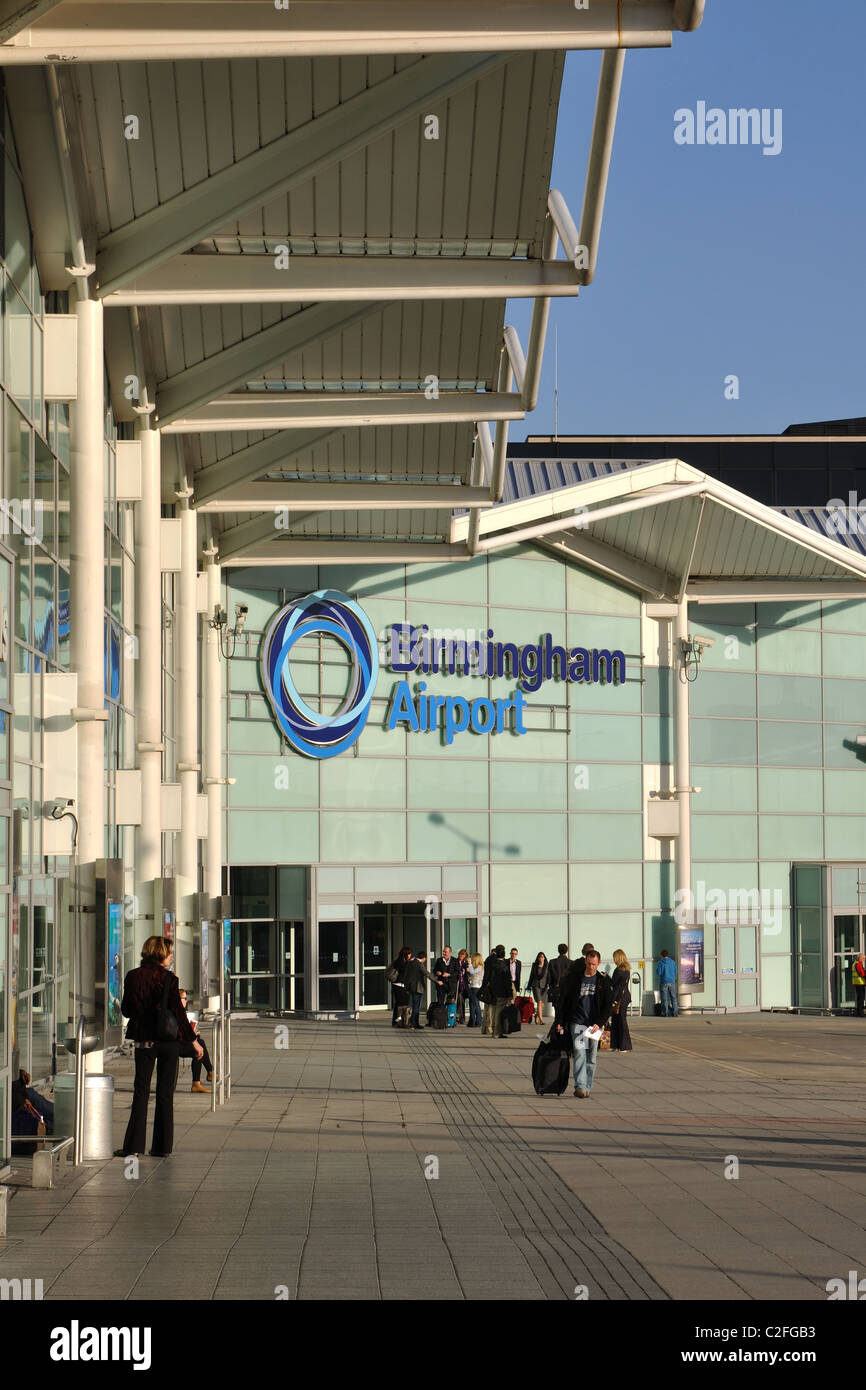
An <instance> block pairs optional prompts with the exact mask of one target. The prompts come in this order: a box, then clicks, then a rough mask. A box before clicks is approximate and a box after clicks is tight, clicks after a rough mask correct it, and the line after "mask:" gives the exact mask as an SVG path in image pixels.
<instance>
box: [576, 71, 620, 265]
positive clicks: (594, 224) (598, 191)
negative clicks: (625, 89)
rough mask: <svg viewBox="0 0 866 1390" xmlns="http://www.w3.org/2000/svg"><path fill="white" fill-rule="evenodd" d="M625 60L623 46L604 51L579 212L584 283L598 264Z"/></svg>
mask: <svg viewBox="0 0 866 1390" xmlns="http://www.w3.org/2000/svg"><path fill="white" fill-rule="evenodd" d="M624 63H625V49H624V48H609V49H606V50H605V52H604V53H603V54H602V58H601V72H600V73H599V77H598V94H597V96H596V101H595V116H594V117H593V123H592V144H591V146H590V151H589V163H588V164H587V167H586V186H585V188H584V191H583V208H582V210H581V215H580V243H581V245H582V246H585V247H586V248H587V251H588V252H589V267H588V269H587V270H586V271H584V280H583V283H584V284H585V285H591V284H592V281H593V277H594V276H595V265H596V261H597V260H598V243H599V238H600V236H601V218H602V213H603V212H604V195H605V192H606V191H607V177H608V174H609V173H610V157H611V154H612V153H613V132H614V129H615V128H616V113H617V110H618V108H619V93H620V88H621V86H622V70H623V65H624Z"/></svg>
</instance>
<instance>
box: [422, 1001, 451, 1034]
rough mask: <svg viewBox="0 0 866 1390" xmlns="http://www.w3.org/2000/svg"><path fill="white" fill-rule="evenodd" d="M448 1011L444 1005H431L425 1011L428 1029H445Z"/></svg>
mask: <svg viewBox="0 0 866 1390" xmlns="http://www.w3.org/2000/svg"><path fill="white" fill-rule="evenodd" d="M447 1026H448V1009H447V1008H446V1006H445V1005H444V1004H431V1005H430V1007H429V1009H428V1010H427V1027H428V1028H447Z"/></svg>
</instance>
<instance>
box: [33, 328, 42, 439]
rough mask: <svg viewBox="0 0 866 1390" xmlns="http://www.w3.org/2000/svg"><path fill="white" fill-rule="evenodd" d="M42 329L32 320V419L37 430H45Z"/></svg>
mask: <svg viewBox="0 0 866 1390" xmlns="http://www.w3.org/2000/svg"><path fill="white" fill-rule="evenodd" d="M42 341H43V340H42V329H41V328H40V326H39V324H38V322H37V321H36V319H34V320H33V419H34V420H35V421H36V424H37V426H38V427H39V429H41V430H44V429H45V420H44V409H45V402H44V401H43V399H42Z"/></svg>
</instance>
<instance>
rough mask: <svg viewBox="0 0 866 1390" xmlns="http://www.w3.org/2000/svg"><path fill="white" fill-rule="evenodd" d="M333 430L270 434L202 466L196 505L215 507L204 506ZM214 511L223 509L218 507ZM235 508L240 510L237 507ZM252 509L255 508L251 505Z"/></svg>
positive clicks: (196, 480)
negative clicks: (244, 447) (215, 461)
mask: <svg viewBox="0 0 866 1390" xmlns="http://www.w3.org/2000/svg"><path fill="white" fill-rule="evenodd" d="M333 433H334V431H333V430H311V431H309V433H307V434H295V433H292V434H291V435H286V434H284V433H282V432H281V433H280V434H273V435H269V436H268V438H267V439H262V440H260V441H259V442H258V443H257V444H249V445H248V446H247V448H246V449H236V450H235V452H234V453H233V454H229V455H228V457H227V458H224V459H219V461H218V462H217V463H209V464H207V465H206V466H205V467H204V468H200V469H199V470H198V472H197V473H196V474H195V476H194V478H193V490H194V494H195V502H194V505H195V506H197V507H198V509H199V511H201V510H205V511H207V510H211V509H210V508H208V507H206V506H203V504H204V503H207V502H209V501H211V500H213V499H219V498H221V497H223V496H224V495H225V494H226V493H231V492H232V490H234V489H237V488H244V487H245V486H246V485H248V484H249V483H251V482H253V481H254V480H255V479H256V478H261V477H263V476H264V475H265V474H266V473H267V472H269V470H270V469H272V468H281V467H283V466H284V465H285V464H288V463H291V461H292V459H293V458H295V457H296V456H297V455H298V454H300V453H303V451H304V450H305V449H311V448H312V447H313V446H314V445H315V444H321V443H322V442H323V440H325V439H330V438H331V435H332V434H333ZM213 510H217V511H219V510H221V508H218V507H217V508H214V509H213ZM234 510H238V509H237V508H234ZM249 510H253V509H252V508H249Z"/></svg>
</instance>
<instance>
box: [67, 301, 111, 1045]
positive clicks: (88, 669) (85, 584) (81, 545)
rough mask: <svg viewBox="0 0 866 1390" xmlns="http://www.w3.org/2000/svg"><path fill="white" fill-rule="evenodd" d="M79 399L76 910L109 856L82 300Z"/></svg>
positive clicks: (94, 455)
mask: <svg viewBox="0 0 866 1390" xmlns="http://www.w3.org/2000/svg"><path fill="white" fill-rule="evenodd" d="M75 316H76V319H77V323H78V371H77V391H78V395H77V398H76V400H75V402H74V404H73V406H72V411H71V438H70V447H71V463H72V467H71V469H70V493H69V533H70V572H71V577H70V587H71V590H72V595H71V612H70V620H71V621H70V627H71V656H72V668H73V670H74V671H76V672H77V674H78V711H77V713H78V716H79V720H78V725H77V728H78V796H77V802H78V804H77V806H76V808H75V809H76V813H77V816H78V856H77V858H78V874H79V885H80V890H81V891H80V893H79V895H78V905H79V906H81V905H82V903H83V902H84V901H85V900H86V899H87V898H89V897H90V896H91V894H92V892H93V888H94V863H95V861H96V860H97V859H101V858H102V857H103V856H104V854H105V773H104V747H105V724H104V720H103V716H104V708H105V530H104V523H103V514H104V506H103V468H104V465H103V449H104V441H103V433H104V430H103V392H104V381H103V370H104V368H103V352H102V305H101V304H99V303H97V302H96V300H93V299H81V300H79V301H78V303H77V304H76V306H75ZM81 926H82V923H81V921H79V922H78V923H76V930H75V939H76V942H77V943H79V950H80V954H79V961H78V971H77V974H76V979H77V980H78V981H79V995H80V1003H79V1004H78V1005H77V1007H78V1008H79V1011H80V1012H81V1013H83V1014H84V1016H85V1017H86V1018H88V1019H92V1018H93V1017H94V976H95V970H96V956H95V940H94V935H93V932H87V931H84V930H82V929H81Z"/></svg>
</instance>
